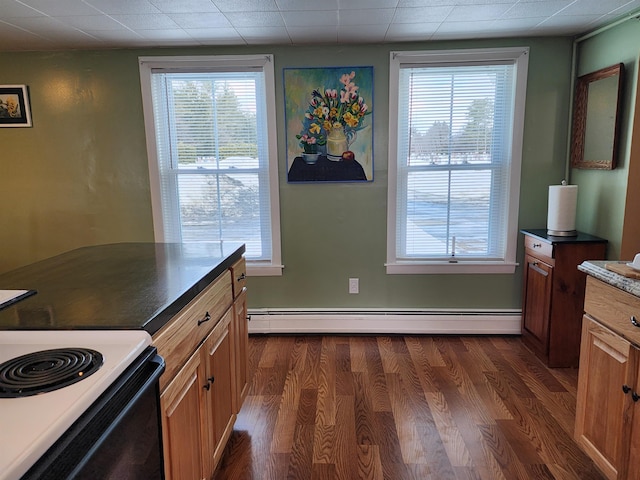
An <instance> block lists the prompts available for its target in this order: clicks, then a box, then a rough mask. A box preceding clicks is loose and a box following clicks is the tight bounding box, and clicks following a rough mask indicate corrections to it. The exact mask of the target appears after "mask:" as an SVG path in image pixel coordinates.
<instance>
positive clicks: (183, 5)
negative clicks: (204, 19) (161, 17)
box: [149, 0, 220, 13]
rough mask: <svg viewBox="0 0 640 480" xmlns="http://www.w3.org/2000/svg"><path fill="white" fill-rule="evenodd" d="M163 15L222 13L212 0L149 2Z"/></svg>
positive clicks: (154, 0) (159, 0)
mask: <svg viewBox="0 0 640 480" xmlns="http://www.w3.org/2000/svg"><path fill="white" fill-rule="evenodd" d="M149 1H150V2H151V4H152V5H153V6H155V7H156V8H157V9H158V10H160V11H161V12H162V13H196V12H198V13H216V12H220V10H219V9H218V7H216V6H215V5H214V4H213V3H211V0H149Z"/></svg>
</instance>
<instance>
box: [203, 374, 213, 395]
mask: <svg viewBox="0 0 640 480" xmlns="http://www.w3.org/2000/svg"><path fill="white" fill-rule="evenodd" d="M214 381H215V378H214V377H213V376H211V377H209V378H207V384H206V385H203V386H202V388H204V389H205V390H206V391H207V392H208V391H209V389H210V388H211V384H212V383H213V382H214Z"/></svg>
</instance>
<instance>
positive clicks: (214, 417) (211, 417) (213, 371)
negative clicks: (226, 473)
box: [153, 258, 248, 480]
mask: <svg viewBox="0 0 640 480" xmlns="http://www.w3.org/2000/svg"><path fill="white" fill-rule="evenodd" d="M240 266H242V267H243V268H244V258H242V259H241V260H240V261H239V262H237V263H236V264H234V266H233V267H232V268H229V269H228V270H226V271H225V272H224V273H223V274H222V275H220V276H219V277H218V278H217V279H216V280H215V281H214V282H212V283H211V284H210V285H209V286H208V287H207V288H206V289H205V290H204V291H203V292H202V293H200V294H199V295H198V296H197V297H196V298H195V299H194V300H192V301H191V302H190V303H189V304H188V305H187V306H186V307H185V308H184V309H183V310H181V311H180V312H179V313H178V315H176V316H175V317H174V318H173V319H172V320H171V321H169V322H168V323H167V324H166V326H165V327H164V328H163V329H162V330H160V331H159V332H158V333H157V334H156V335H154V337H153V338H154V344H155V345H156V347H157V348H158V352H159V353H160V354H161V355H162V356H163V357H164V358H165V361H166V365H167V368H166V371H165V374H164V375H163V376H162V377H161V382H160V387H161V388H160V400H161V408H162V428H163V443H164V453H165V475H166V477H167V480H172V479H173V480H178V479H179V480H183V479H184V480H197V479H208V478H211V476H212V475H213V472H214V471H215V468H216V466H217V464H218V462H219V460H220V458H221V457H222V453H223V451H224V447H225V445H226V443H227V441H228V439H229V437H230V435H231V432H232V430H233V425H234V422H235V419H236V416H237V413H238V411H239V410H240V407H241V406H242V400H243V399H244V396H243V394H242V393H241V392H246V382H247V376H246V374H245V375H244V376H242V377H240V376H239V372H240V368H239V366H240V365H244V366H245V368H246V365H247V364H248V362H247V359H246V355H247V348H246V345H247V342H248V333H247V328H246V326H244V328H243V323H242V322H240V321H239V312H240V311H243V312H244V314H243V317H242V319H243V320H244V322H246V289H245V287H244V277H243V278H242V280H241V281H240V282H238V281H237V280H236V278H237V277H236V275H235V273H237V272H235V271H234V269H236V268H238V267H240ZM239 285H241V287H240V290H238V286H239ZM236 291H238V295H234V293H235V292H236ZM243 305H244V307H243ZM244 336H247V339H246V341H245V340H243V339H244ZM241 382H244V383H241ZM239 389H240V390H239Z"/></svg>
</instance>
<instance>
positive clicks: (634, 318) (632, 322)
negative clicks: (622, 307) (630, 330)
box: [631, 315, 640, 327]
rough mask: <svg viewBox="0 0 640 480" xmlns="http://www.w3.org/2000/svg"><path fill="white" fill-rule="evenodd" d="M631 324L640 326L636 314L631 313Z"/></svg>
mask: <svg viewBox="0 0 640 480" xmlns="http://www.w3.org/2000/svg"><path fill="white" fill-rule="evenodd" d="M631 325H633V326H634V327H640V322H638V320H636V316H635V315H631Z"/></svg>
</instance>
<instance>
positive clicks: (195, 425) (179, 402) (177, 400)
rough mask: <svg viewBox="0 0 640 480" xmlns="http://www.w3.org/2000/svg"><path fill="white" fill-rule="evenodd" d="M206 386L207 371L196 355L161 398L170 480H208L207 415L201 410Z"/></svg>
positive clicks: (168, 476) (165, 460)
mask: <svg viewBox="0 0 640 480" xmlns="http://www.w3.org/2000/svg"><path fill="white" fill-rule="evenodd" d="M204 384H205V382H204V369H203V365H202V364H201V362H200V354H199V352H196V353H195V354H193V355H192V356H191V358H190V359H189V360H188V361H187V363H186V364H185V365H184V366H183V367H182V369H181V370H179V371H178V373H177V374H176V376H175V377H174V379H173V380H172V381H171V383H170V384H169V385H168V386H167V387H166V388H165V390H164V392H163V393H162V395H161V396H160V402H161V408H162V440H163V448H164V462H165V476H166V478H167V480H172V479H173V480H196V479H203V478H208V476H207V475H206V474H205V471H204V468H203V462H202V460H203V459H202V452H203V442H202V436H201V434H200V425H202V423H203V422H202V421H203V418H204V413H205V412H204V411H203V409H202V408H201V406H202V401H203V400H204V398H203V391H204V390H203V388H202V387H203V385H204Z"/></svg>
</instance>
